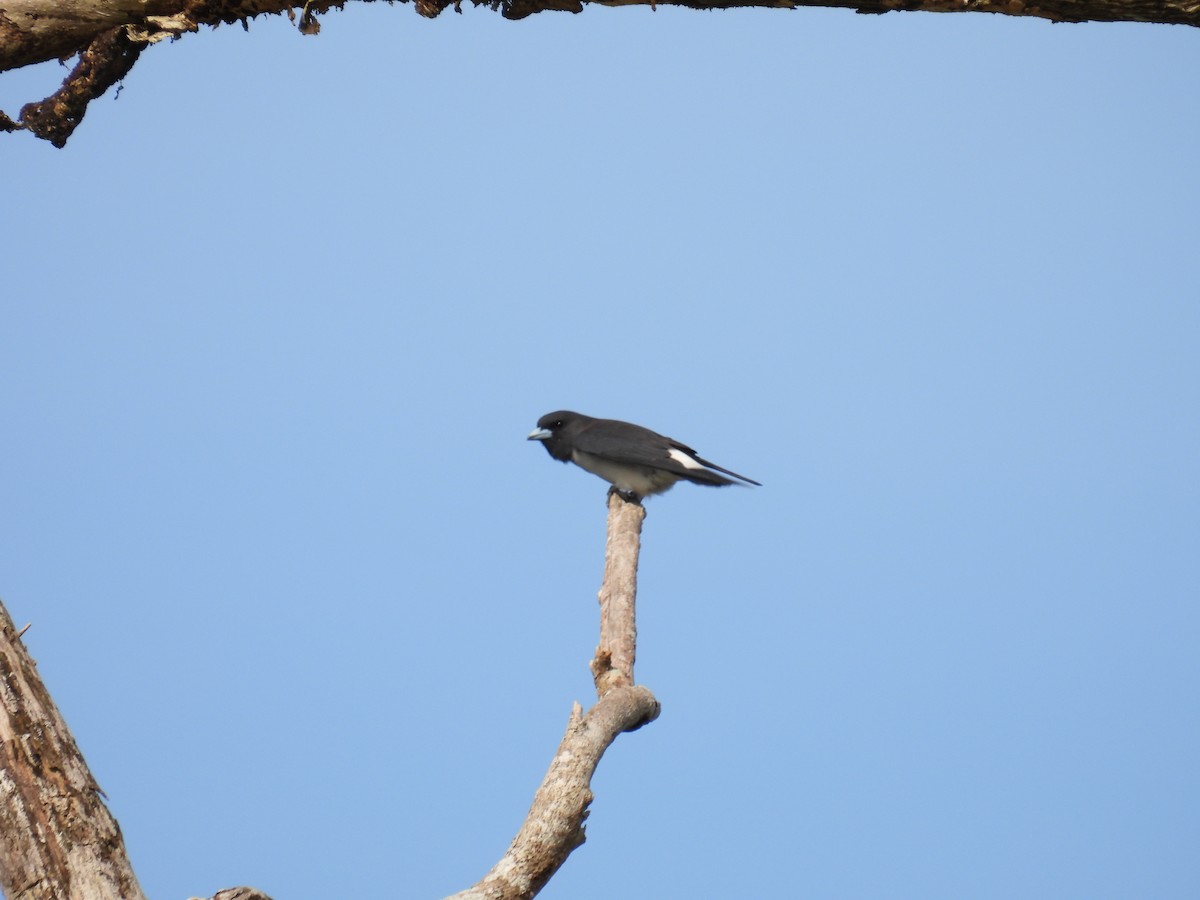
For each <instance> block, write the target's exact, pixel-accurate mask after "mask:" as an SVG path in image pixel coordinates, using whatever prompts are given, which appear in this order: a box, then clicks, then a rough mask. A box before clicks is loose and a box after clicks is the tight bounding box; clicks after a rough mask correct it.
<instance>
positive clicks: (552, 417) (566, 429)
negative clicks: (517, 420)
mask: <svg viewBox="0 0 1200 900" xmlns="http://www.w3.org/2000/svg"><path fill="white" fill-rule="evenodd" d="M586 419H587V416H582V415H580V414H579V413H576V412H571V411H570V410H566V409H560V410H559V411H558V412H552V413H546V415H544V416H542V417H541V418H540V419H538V420H537V428H535V429H534V430H533V431H531V432H529V437H528V438H526V440H530V441H541V442H542V446H544V447H545V448H546V452H547V453H549V454H550V455H551V456H553V457H554V458H555V459H561V460H562V461H563V462H566V461H567V460H569V459H570V458H571V439H570V435H571V434H572V433H573V430H574V429H575V428H577V427H578V426H579V425H581V424H582V423H583V422H584V421H585V420H586Z"/></svg>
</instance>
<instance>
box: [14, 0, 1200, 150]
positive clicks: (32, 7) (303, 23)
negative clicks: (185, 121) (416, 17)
mask: <svg viewBox="0 0 1200 900" xmlns="http://www.w3.org/2000/svg"><path fill="white" fill-rule="evenodd" d="M345 2H347V0H313V2H310V3H307V4H305V3H297V2H295V0H0V72H5V71H8V70H10V69H16V68H19V67H21V66H27V65H30V64H32V63H37V62H45V61H48V60H53V59H58V60H67V59H70V58H72V57H74V56H77V55H79V56H81V59H80V62H79V64H78V65H77V66H76V67H75V69H74V70H73V71H72V72H71V74H70V75H68V76H67V78H66V80H65V81H64V83H63V86H62V88H61V89H60V90H59V91H58V92H57V93H56V94H55V95H54V96H53V97H50V98H47V99H46V100H45V101H42V102H40V103H30V104H27V105H26V106H25V107H24V108H23V109H22V111H21V115H20V116H19V117H18V118H17V119H16V120H13V119H11V118H9V117H8V116H7V115H5V114H4V113H3V112H0V131H19V130H28V131H32V132H33V133H34V134H36V135H37V136H39V137H43V138H45V139H47V140H49V141H51V142H52V143H54V144H55V146H59V147H61V146H63V144H64V143H65V142H66V139H67V138H68V137H69V136H70V134H71V132H72V131H73V130H74V128H75V127H76V126H77V125H78V124H79V120H80V119H82V118H83V113H84V111H85V110H86V107H87V103H88V101H89V100H91V99H93V98H95V97H97V96H99V95H100V94H101V93H103V92H104V91H105V90H107V89H108V87H110V86H111V85H112V84H113V83H115V82H116V81H118V80H119V79H121V78H123V77H124V76H125V75H126V74H127V73H128V71H129V69H130V67H132V65H133V63H134V62H135V61H136V59H137V55H138V53H139V52H140V51H141V49H143V48H144V47H146V46H147V45H149V44H153V43H157V42H158V41H161V40H163V39H165V38H176V37H180V36H181V35H184V34H186V33H188V32H192V31H198V30H199V29H200V27H201V26H202V25H209V26H216V25H221V24H230V23H233V22H240V23H241V24H242V25H243V26H244V27H245V26H247V24H248V22H249V20H250V19H252V18H254V17H256V16H259V15H264V14H268V15H269V14H276V15H278V14H286V15H287V16H288V17H289V18H290V19H292V21H296V11H297V10H300V11H301V14H300V19H299V23H298V28H299V30H300V31H301V32H303V33H305V34H316V33H317V32H318V31H319V30H320V24H319V21H318V18H317V17H318V16H319V15H321V14H324V13H326V12H328V11H329V10H330V9H332V8H334V7H337V8H341V7H342V6H344V5H345ZM359 2H371V0H359ZM402 2H407V0H402ZM411 2H412V3H413V6H414V8H415V9H416V11H417V12H418V13H419V14H420V15H422V16H426V17H428V18H432V17H434V16H437V15H439V14H440V13H441V12H443V11H444V10H445V9H447V8H449V7H453V8H454V9H455V10H456V11H461V2H462V0H411ZM472 2H473V3H474V4H475V5H476V6H488V7H490V8H491V9H493V10H499V11H500V12H501V14H502V15H504V16H505V17H506V18H509V19H523V18H525V17H526V16H529V15H532V14H533V13H537V12H544V11H547V10H557V11H565V12H575V13H577V12H582V11H583V7H584V0H472ZM588 2H592V3H595V4H598V5H602V6H632V5H642V6H650V7H655V6H657V5H659V4H663V5H666V4H670V5H674V6H684V7H688V8H690V9H732V8H738V7H763V8H770V9H799V8H802V7H832V8H839V9H851V10H854V11H856V12H860V13H886V12H895V11H923V12H986V13H1001V14H1004V15H1010V16H1034V17H1038V18H1043V19H1049V20H1050V21H1052V22H1156V23H1160V24H1175V25H1192V26H1200V0H588ZM85 57H86V60H85ZM85 62H86V64H85Z"/></svg>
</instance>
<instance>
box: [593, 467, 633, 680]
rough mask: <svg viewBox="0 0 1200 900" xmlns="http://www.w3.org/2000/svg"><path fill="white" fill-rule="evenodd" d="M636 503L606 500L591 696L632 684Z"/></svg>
mask: <svg viewBox="0 0 1200 900" xmlns="http://www.w3.org/2000/svg"><path fill="white" fill-rule="evenodd" d="M645 518H646V509H645V507H643V506H642V505H641V504H640V503H630V502H628V501H626V500H623V499H622V498H621V496H620V494H618V493H616V492H615V491H610V492H609V495H608V541H607V543H606V544H605V547H604V583H603V584H602V585H601V587H600V644H599V646H597V647H596V657H595V659H593V660H592V663H591V669H592V678H594V679H595V681H596V696H597V697H603V696H604V695H605V694H606V693H608V692H609V691H611V690H612V689H613V688H618V687H625V686H627V685H631V684H633V662H634V658H635V657H636V655H637V610H636V603H637V567H638V552H639V550H640V548H641V536H642V522H643V520H645Z"/></svg>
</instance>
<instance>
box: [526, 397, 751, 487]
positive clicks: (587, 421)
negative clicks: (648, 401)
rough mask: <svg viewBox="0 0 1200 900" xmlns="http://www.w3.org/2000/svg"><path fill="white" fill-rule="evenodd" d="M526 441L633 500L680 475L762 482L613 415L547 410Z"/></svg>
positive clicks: (706, 481) (713, 482)
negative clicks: (605, 416) (595, 417)
mask: <svg viewBox="0 0 1200 900" xmlns="http://www.w3.org/2000/svg"><path fill="white" fill-rule="evenodd" d="M527 440H530V441H541V442H542V446H543V447H545V448H546V452H547V453H549V454H550V455H551V456H552V457H554V459H557V460H560V461H562V462H564V463H568V462H573V463H575V465H577V466H579V467H580V468H581V469H586V470H587V471H588V472H591V473H592V474H593V475H599V476H600V477H601V478H603V479H604V480H605V481H607V482H609V483H610V484H611V485H612V487H611V488H609V492H610V493H611V492H613V491H616V492H617V493H618V494H620V495H621V497H622V498H623V499H625V500H629V501H631V502H635V503H636V502H639V501H640V500H641V498H643V497H648V496H650V495H651V494H661V493H662V492H663V491H666V490H669V489H670V488H671V487H672V486H673V485H674V484H675V482H677V481H681V480H683V481H691V482H693V483H694V484H703V485H708V486H710V487H724V486H725V485H729V484H737V482H738V481H740V482H744V483H745V484H753V485H755V486H756V487H762V485H761V484H759V483H758V482H757V481H754V480H753V479H751V478H747V477H746V476H745V475H739V474H738V473H737V472H731V471H729V470H728V469H723V468H721V467H720V466H718V465H717V464H716V463H711V462H709V461H708V460H707V459H704V458H702V457H701V456H700V455H699V454H698V453H696V451H695V450H693V449H692V448H691V447H689V446H687V445H686V444H681V443H679V441H676V440H673V439H672V438H669V437H665V436H664V435H661V434H659V433H658V432H655V431H651V430H650V429H649V428H643V427H642V426H641V425H634V424H632V423H630V422H620V421H618V420H616V419H594V418H592V417H591V416H585V415H583V414H582V413H577V412H571V411H570V410H565V409H564V410H559V411H558V412H552V413H546V415H544V416H542V417H541V418H540V419H538V421H537V428H535V429H534V430H533V431H531V432H530V433H529V437H528V438H527ZM718 473H724V474H718ZM726 475H729V476H731V477H730V478H726V477H725V476H726ZM734 479H737V481H734Z"/></svg>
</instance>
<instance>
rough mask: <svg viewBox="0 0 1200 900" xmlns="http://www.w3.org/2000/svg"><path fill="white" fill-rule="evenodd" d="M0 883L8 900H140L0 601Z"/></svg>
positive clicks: (118, 843)
mask: <svg viewBox="0 0 1200 900" xmlns="http://www.w3.org/2000/svg"><path fill="white" fill-rule="evenodd" d="M0 694H2V697H0V700H2V702H3V710H2V711H0V886H2V887H3V889H4V896H5V897H7V898H9V900H64V898H70V900H145V895H144V894H142V889H141V888H140V887H139V886H138V883H137V878H135V877H134V874H133V869H132V868H131V867H130V865H129V860H128V858H127V857H126V856H125V846H124V843H123V842H122V840H121V829H120V828H119V827H117V822H116V820H115V819H114V818H113V817H112V815H111V814H110V813H109V811H108V809H107V807H105V805H104V802H103V801H102V800H101V796H102V794H101V791H100V788H99V786H98V785H97V784H96V781H95V779H93V778H92V773H91V772H90V771H88V767H87V763H85V762H84V760H83V756H82V755H81V754H80V752H79V748H78V747H76V746H75V739H74V738H73V737H71V732H70V731H69V730H68V729H67V724H66V722H64V721H63V718H62V716H61V715H60V714H59V712H58V708H57V707H56V706H55V705H54V701H53V700H51V699H50V695H49V693H47V691H46V688H45V686H44V685H43V684H42V680H41V678H40V677H39V676H38V673H37V667H36V666H35V664H34V662H33V660H32V659H31V658H30V656H29V653H28V651H27V650H26V649H25V645H24V644H23V643H22V642H21V639H20V637H19V636H18V635H17V633H16V630H15V629H14V628H13V623H12V619H10V618H9V615H8V611H7V610H6V609H4V607H3V606H0Z"/></svg>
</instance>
